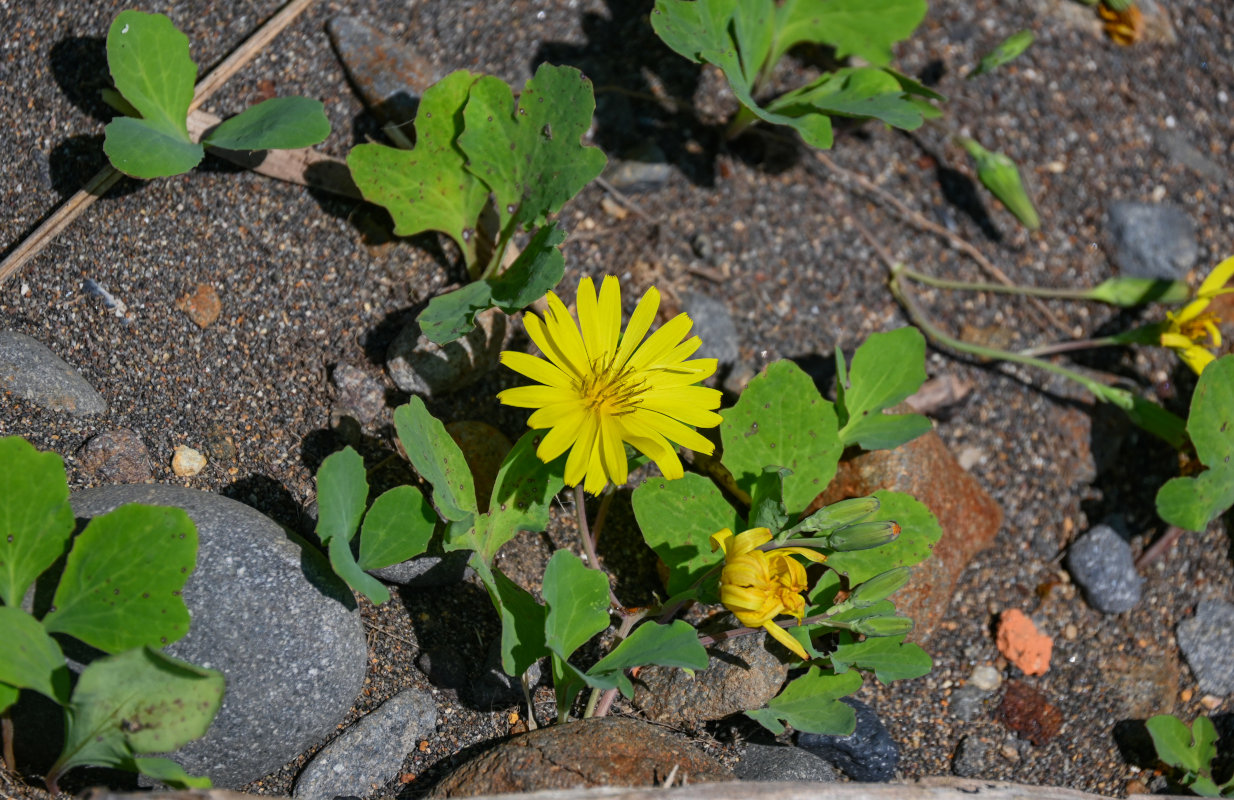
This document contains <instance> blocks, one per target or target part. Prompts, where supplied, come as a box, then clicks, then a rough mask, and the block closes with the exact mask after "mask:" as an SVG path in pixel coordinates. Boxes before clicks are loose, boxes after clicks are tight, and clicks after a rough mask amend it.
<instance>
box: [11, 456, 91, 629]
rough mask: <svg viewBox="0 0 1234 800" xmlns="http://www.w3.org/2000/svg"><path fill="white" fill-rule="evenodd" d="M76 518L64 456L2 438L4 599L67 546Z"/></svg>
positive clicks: (22, 591) (16, 599) (16, 601)
mask: <svg viewBox="0 0 1234 800" xmlns="http://www.w3.org/2000/svg"><path fill="white" fill-rule="evenodd" d="M75 525H76V522H75V521H74V519H73V509H72V508H70V507H69V484H68V479H67V478H65V476H64V461H63V460H62V459H61V458H60V456H59V455H57V454H56V453H40V452H39V451H38V450H36V449H35V448H34V445H32V444H30V443H29V442H27V441H26V440H25V439H23V438H21V437H20V436H6V437H4V438H2V439H0V600H3V601H4V604H5V605H6V606H20V605H21V601H22V598H24V597H25V596H26V590H27V589H29V588H30V586H31V585H32V584H33V583H34V581H35V579H37V578H38V576H39V575H41V574H42V573H43V571H44V570H45V569H47V568H48V567H50V566H51V565H52V564H53V563H55V560H56V559H57V558H59V557H60V556H61V555H62V554H63V553H64V551H65V549H66V548H67V547H68V543H69V539H70V538H71V537H72V535H73V528H74V527H75Z"/></svg>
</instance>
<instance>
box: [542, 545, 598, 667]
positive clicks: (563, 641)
mask: <svg viewBox="0 0 1234 800" xmlns="http://www.w3.org/2000/svg"><path fill="white" fill-rule="evenodd" d="M608 602H609V600H608V576H607V575H605V574H604V573H603V572H600V571H599V570H596V569H591V568H590V567H588V566H587V565H586V564H584V563H583V561H582V559H580V558H579V557H578V556H576V555H574V554H573V553H571V552H570V551H569V550H558V551H557V552H556V553H553V557H552V558H550V559H549V561H548V566H547V567H546V568H545V570H544V604H545V605H546V606H548V616H547V617H545V620H544V643H545V645H546V646H547V647H548V649H549V650H552V651H553V652H554V653H556V654H557V655H558V656H560V657H561V658H562V659H567V658H569V657H570V655H571V654H572V653H573V652H574V651H575V650H577V649H578V648H579V647H581V646H582V644H583V643H584V642H586V641H587V640H588V639H590V638H591V637H592V636H595V635H596V634H597V633H599V632H600V631H602V630H604V629H605V628H607V627H608V623H609V619H608Z"/></svg>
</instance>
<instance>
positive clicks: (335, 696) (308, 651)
mask: <svg viewBox="0 0 1234 800" xmlns="http://www.w3.org/2000/svg"><path fill="white" fill-rule="evenodd" d="M71 502H72V505H73V512H74V513H75V514H76V515H77V516H78V517H79V518H82V517H86V518H89V517H94V516H96V515H99V514H105V513H107V512H108V511H111V510H113V509H115V508H117V507H118V506H121V505H123V504H125V503H146V504H149V505H163V506H175V507H178V508H182V509H184V510H185V511H186V512H187V513H188V515H189V516H190V517H191V518H192V519H193V521H194V522H195V523H196V524H197V536H198V551H197V569H196V571H195V572H194V573H193V574H192V576H191V577H190V578H189V580H188V583H187V584H186V585H185V587H184V602H185V604H186V605H187V606H188V608H189V612H190V614H191V615H192V623H191V626H190V629H189V633H188V635H187V636H185V637H184V638H183V639H181V640H180V641H178V642H173V643H172V644H171V645H169V646H168V647H167V648H166V652H167V653H168V654H170V655H172V656H175V657H176V658H182V659H184V660H186V661H190V662H192V663H194V664H200V665H201V666H204V667H211V668H213V669H218V670H221V671H222V672H223V674H224V675H225V676H226V678H227V691H226V694H225V695H224V696H223V706H222V708H221V709H220V710H219V714H218V716H217V717H215V719H214V722H213V724H212V725H211V726H210V730H209V731H207V732H206V735H205V736H204V737H202V738H201V739H198V740H197V741H194V742H190V743H189V744H187V745H185V746H184V747H183V748H181V749H180V750H179V751H178V752H176V753H175V756H174V757H175V759H176V760H177V761H178V762H180V764H181V765H182V766H183V767H184V768H185V769H186V770H187V771H188V773H189V774H190V775H202V774H205V775H208V776H210V778H211V779H212V780H213V781H214V785H215V786H216V787H220V788H236V787H239V786H242V785H243V784H245V783H248V782H250V781H252V780H254V779H256V778H259V777H261V776H262V775H266V774H268V773H270V772H273V771H274V770H276V769H278V768H279V767H281V766H283V765H284V764H285V763H286V762H288V761H290V760H291V759H292V758H294V757H295V756H297V755H299V754H300V753H301V752H303V751H304V750H306V749H308V748H309V747H310V746H312V745H313V744H316V743H317V742H319V741H321V740H322V739H323V738H325V737H326V736H327V735H328V734H330V733H333V731H334V729H335V727H336V726H337V725H338V723H339V722H340V721H341V720H342V719H343V717H344V716H345V715H346V713H347V711H348V710H349V709H350V708H351V705H352V701H353V700H354V699H355V698H356V695H357V694H358V693H359V691H360V688H361V686H362V685H363V682H364V674H365V670H366V668H367V663H366V662H367V652H368V651H367V648H366V645H365V637H364V628H363V625H362V624H361V622H360V615H359V611H358V609H357V607H356V604H355V599H354V597H353V596H352V594H351V591H350V590H349V589H347V587H346V586H345V585H343V583H342V582H341V581H340V580H339V579H338V578H337V577H336V576H335V575H334V573H333V572H332V571H331V570H330V567H329V565H328V564H327V563H326V561H325V559H324V558H323V557H322V556H321V554H320V553H319V552H318V551H316V550H313V549H312V548H311V547H309V546H307V545H305V544H304V543H303V542H300V541H298V540H293V539H292V538H290V537H289V535H288V534H287V533H286V532H284V530H283V529H282V528H281V527H279V525H278V524H276V523H275V522H274V521H273V520H271V519H270V518H269V517H267V516H265V515H264V514H262V513H260V512H259V511H256V510H254V509H252V508H250V507H248V506H246V505H244V504H242V503H238V502H236V501H235V500H229V499H227V498H225V497H219V496H218V495H214V494H210V493H209V492H201V491H197V490H195V489H184V488H181V487H176V486H162V485H132V486H107V487H103V488H100V489H88V490H85V491H82V492H77V493H76V494H74V495H73V496H72V498H71Z"/></svg>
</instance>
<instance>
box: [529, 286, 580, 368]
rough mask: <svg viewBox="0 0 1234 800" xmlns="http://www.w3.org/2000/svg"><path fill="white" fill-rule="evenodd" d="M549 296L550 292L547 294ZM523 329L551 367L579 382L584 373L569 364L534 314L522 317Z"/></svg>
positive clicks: (543, 324)
mask: <svg viewBox="0 0 1234 800" xmlns="http://www.w3.org/2000/svg"><path fill="white" fill-rule="evenodd" d="M549 294H550V295H551V294H552V292H549ZM523 328H524V329H526V331H527V335H528V336H530V337H531V341H533V342H535V343H536V347H538V348H540V352H541V353H543V354H544V357H545V358H547V359H548V360H549V361H551V362H553V366H555V367H557V369H559V370H561V372H562V373H563V374H564V375H566V376H567V377H568V378H570V379H571V380H576V381H581V380H582V379H583V377H584V376H585V373H583V372H581V371H580V369H579V367H578V365H576V364H573V363H571V361H570V359H568V358H566V354H565V351H563V350H562V349H561V347H559V346H558V344H557V342H555V341H554V340H553V337H552V336H551V335H550V334H549V331H548V328H547V327H546V326H545V323H544V322H543V321H542V320H541V319H540V318H539V317H537V316H536V315H535V314H526V315H524V316H523Z"/></svg>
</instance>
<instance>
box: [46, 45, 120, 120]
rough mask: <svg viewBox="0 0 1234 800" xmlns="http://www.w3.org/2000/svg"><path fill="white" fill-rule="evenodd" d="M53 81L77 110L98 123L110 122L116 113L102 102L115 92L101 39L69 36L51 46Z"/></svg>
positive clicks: (104, 46)
mask: <svg viewBox="0 0 1234 800" xmlns="http://www.w3.org/2000/svg"><path fill="white" fill-rule="evenodd" d="M48 61H49V62H50V65H51V73H52V77H54V78H55V80H56V84H57V85H58V86H59V87H60V91H61V92H63V93H64V96H65V97H66V98H68V100H69V102H71V103H72V104H73V105H74V106H76V107H77V108H78V109H80V110H81V111H83V112H85V113H86V114H89V115H90V116H91V117H93V118H94V119H96V120H98V121H99V122H110V121H111V120H112V118H113V117H115V116H116V115H117V114H116V111H115V109H113V108H112V107H111V106H109V105H107V103H105V102H104V101H103V94H102V93H103V90H104V89H110V88H112V81H111V70H110V69H109V68H108V66H107V40H106V39H104V38H102V37H101V36H70V37H68V38H65V39H61V40H60V41H58V42H56V43H55V44H54V45H52V48H51V53H50V54H49V56H48Z"/></svg>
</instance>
